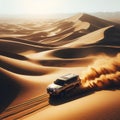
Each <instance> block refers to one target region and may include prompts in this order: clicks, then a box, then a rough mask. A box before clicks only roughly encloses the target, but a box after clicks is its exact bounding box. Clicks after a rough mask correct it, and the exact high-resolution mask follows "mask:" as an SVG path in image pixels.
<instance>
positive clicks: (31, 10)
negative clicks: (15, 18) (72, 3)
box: [23, 0, 62, 15]
mask: <svg viewBox="0 0 120 120" xmlns="http://www.w3.org/2000/svg"><path fill="white" fill-rule="evenodd" d="M23 1H24V10H25V11H26V12H27V13H28V14H32V15H37V14H52V13H54V11H55V10H56V9H57V8H58V6H59V5H60V3H62V2H60V1H58V0H23Z"/></svg>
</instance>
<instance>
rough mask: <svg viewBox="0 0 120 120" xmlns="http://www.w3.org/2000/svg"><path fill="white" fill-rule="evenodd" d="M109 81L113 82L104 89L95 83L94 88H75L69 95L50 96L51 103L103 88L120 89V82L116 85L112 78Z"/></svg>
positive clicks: (62, 101)
mask: <svg viewBox="0 0 120 120" xmlns="http://www.w3.org/2000/svg"><path fill="white" fill-rule="evenodd" d="M109 82H110V83H111V84H110V86H107V87H104V88H103V89H100V88H99V87H98V86H97V85H95V86H96V87H94V88H90V87H86V88H77V89H74V91H70V93H68V94H69V95H64V96H63V97H61V96H55V97H49V103H50V104H51V105H54V106H56V105H60V104H64V103H67V102H70V101H73V100H76V99H79V98H82V97H85V96H88V95H91V94H94V93H95V92H98V91H101V90H107V91H108V90H109V91H115V90H120V83H119V84H117V85H116V84H114V82H113V81H112V80H111V81H109Z"/></svg>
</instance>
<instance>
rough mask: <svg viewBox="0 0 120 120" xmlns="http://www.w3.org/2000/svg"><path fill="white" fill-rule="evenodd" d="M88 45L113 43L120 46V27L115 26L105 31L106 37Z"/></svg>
mask: <svg viewBox="0 0 120 120" xmlns="http://www.w3.org/2000/svg"><path fill="white" fill-rule="evenodd" d="M88 45H104V46H105V45H112V46H120V28H119V27H117V26H115V27H111V28H109V29H107V30H106V31H105V32H104V38H103V39H102V40H100V41H98V42H97V43H94V44H88Z"/></svg>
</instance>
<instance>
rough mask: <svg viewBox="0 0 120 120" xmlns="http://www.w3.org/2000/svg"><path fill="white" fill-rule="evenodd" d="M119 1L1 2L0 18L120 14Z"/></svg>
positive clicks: (18, 0) (3, 0)
mask: <svg viewBox="0 0 120 120" xmlns="http://www.w3.org/2000/svg"><path fill="white" fill-rule="evenodd" d="M119 5H120V1H119V0H110V1H109V0H105V1H104V0H101V1H100V0H92V1H90V0H84V1H83V0H66V1H65V0H44V1H42V0H36V1H34V0H9V1H8V0H0V16H22V15H27V16H40V15H51V14H75V13H80V12H82V13H83V12H85V13H91V12H119V11H120V7H119Z"/></svg>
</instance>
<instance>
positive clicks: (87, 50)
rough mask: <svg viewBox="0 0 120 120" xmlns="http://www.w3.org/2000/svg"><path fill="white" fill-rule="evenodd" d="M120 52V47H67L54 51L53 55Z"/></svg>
mask: <svg viewBox="0 0 120 120" xmlns="http://www.w3.org/2000/svg"><path fill="white" fill-rule="evenodd" d="M118 52H120V48H119V47H117V48H114V47H106V46H105V47H104V46H91V47H83V48H66V49H60V50H56V51H53V53H52V55H53V56H56V57H59V58H66V59H67V58H83V57H86V56H89V55H98V54H101V53H105V54H107V55H110V56H112V55H116V54H117V53H118Z"/></svg>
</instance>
